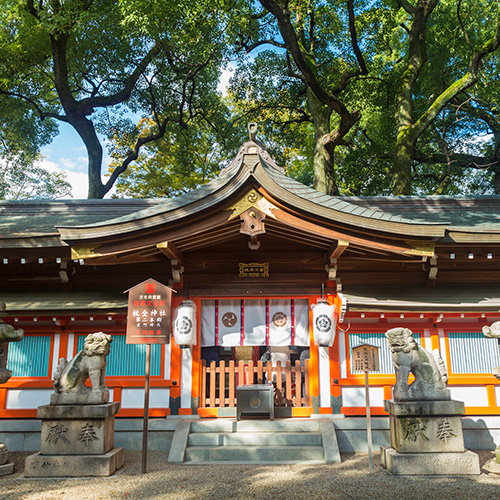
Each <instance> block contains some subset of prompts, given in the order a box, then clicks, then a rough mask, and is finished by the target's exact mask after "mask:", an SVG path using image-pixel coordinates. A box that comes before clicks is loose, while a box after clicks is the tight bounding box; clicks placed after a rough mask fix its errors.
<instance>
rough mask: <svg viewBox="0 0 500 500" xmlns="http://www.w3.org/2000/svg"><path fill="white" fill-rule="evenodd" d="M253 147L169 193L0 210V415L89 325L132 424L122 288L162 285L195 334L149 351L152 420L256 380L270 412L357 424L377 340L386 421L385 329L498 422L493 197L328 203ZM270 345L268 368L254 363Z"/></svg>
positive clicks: (39, 401)
mask: <svg viewBox="0 0 500 500" xmlns="http://www.w3.org/2000/svg"><path fill="white" fill-rule="evenodd" d="M252 139H253V140H250V141H249V142H246V143H245V144H244V145H243V146H242V147H241V149H240V151H239V153H238V154H237V156H236V158H234V160H233V161H232V162H231V163H230V164H229V165H228V166H227V167H225V168H223V169H222V171H221V172H220V175H219V176H218V177H217V178H216V179H214V180H212V181H210V182H209V183H207V184H205V185H203V186H201V187H199V188H197V189H195V190H193V191H191V192H189V193H187V194H183V195H181V196H179V197H177V198H173V199H151V200H150V199H142V200H141V199H107V200H56V201H38V200H29V201H1V202H0V299H1V300H3V301H4V302H5V303H6V306H7V308H6V312H7V317H6V318H5V322H6V323H9V324H11V325H13V326H15V327H16V328H22V329H24V331H25V336H24V338H23V340H22V341H21V342H13V343H10V345H9V351H8V367H9V369H10V370H12V372H13V376H12V378H11V379H10V380H9V381H8V382H7V383H6V384H4V385H2V386H1V387H0V417H1V418H4V419H30V418H35V417H36V409H37V407H38V406H39V405H43V404H48V402H49V397H50V394H51V392H52V374H53V372H54V371H55V369H56V366H57V363H58V360H59V359H60V358H67V359H69V358H71V357H73V356H74V355H75V354H76V353H77V352H78V351H79V350H80V349H81V348H82V345H83V341H84V338H85V336H86V335H87V334H88V333H92V332H98V331H102V332H105V333H107V334H110V335H112V336H113V343H112V345H111V353H110V355H109V356H108V366H107V377H106V380H107V385H108V387H109V388H110V393H111V398H110V400H112V401H117V402H119V403H120V405H121V410H120V412H119V413H118V417H140V416H142V415H143V400H144V383H145V382H144V381H145V377H144V361H145V346H144V345H142V344H127V343H126V342H125V331H126V319H127V307H128V302H127V293H126V291H127V290H129V289H131V288H133V287H134V286H136V285H138V284H141V283H144V282H145V281H146V280H149V279H152V280H156V281H157V282H159V283H162V284H164V285H167V286H169V287H171V288H172V289H173V290H174V293H173V294H172V304H171V317H172V321H173V320H174V319H175V316H176V312H177V311H178V308H179V307H180V306H181V304H184V305H186V304H187V305H189V306H190V307H191V309H192V314H193V318H192V319H193V321H192V324H193V325H194V327H195V330H194V332H193V339H192V342H191V343H189V344H182V345H179V344H178V343H176V341H175V339H174V336H173V334H172V335H171V336H170V341H169V342H168V343H166V344H155V345H152V362H151V397H150V416H151V417H177V418H178V416H179V415H180V416H188V415H189V416H196V417H199V418H202V419H203V418H208V417H210V418H214V417H219V418H224V417H234V416H236V387H238V386H242V385H248V384H256V383H261V384H262V383H263V384H266V383H268V382H270V381H271V379H272V380H273V381H274V383H275V385H276V386H277V389H278V390H279V393H280V395H279V398H277V399H276V400H275V405H276V408H275V414H276V416H278V417H280V416H281V417H311V416H313V415H319V414H322V415H325V414H343V415H345V416H346V417H347V418H348V417H356V416H363V415H365V399H364V373H363V372H360V371H356V369H355V366H354V363H353V359H352V349H353V348H355V347H356V346H358V345H360V344H370V345H372V346H377V347H379V355H380V367H379V371H378V372H372V373H370V375H369V382H370V391H371V406H372V408H371V413H372V415H375V416H382V415H384V416H387V414H386V413H385V411H384V409H383V401H384V399H390V398H391V391H392V387H393V385H394V383H395V375H394V370H393V367H392V362H391V357H390V351H389V349H388V347H387V345H386V339H385V336H384V333H385V332H386V331H387V330H388V329H390V328H394V327H399V326H401V327H406V328H409V329H411V330H412V331H413V334H414V338H415V339H416V341H417V342H419V343H420V344H421V345H422V346H423V347H425V348H427V349H428V350H433V349H439V351H440V353H441V356H442V358H443V360H444V363H445V365H446V367H447V370H448V374H449V383H448V387H449V389H450V391H451V395H452V398H453V399H457V400H461V401H464V402H465V405H466V415H468V416H479V417H481V418H485V417H488V416H493V415H498V414H500V410H499V407H498V402H499V401H500V385H499V384H500V382H499V381H498V380H497V379H496V378H495V377H494V376H493V375H492V369H493V368H494V367H496V366H499V365H500V359H499V353H498V345H497V341H496V340H495V339H490V338H486V337H484V335H483V334H482V327H483V326H485V325H491V324H492V323H493V322H495V321H499V320H500V197H499V196H422V197H417V196H400V197H384V196H376V197H345V196H329V195H326V194H323V193H320V192H318V191H315V190H314V189H312V188H310V187H308V186H305V185H303V184H301V183H299V182H297V181H295V180H293V179H291V178H290V177H288V176H287V175H286V172H285V170H284V169H283V168H281V167H280V166H279V165H277V164H276V163H275V162H274V161H273V159H272V158H270V156H269V154H268V152H267V151H266V149H265V148H264V146H263V145H262V144H261V143H260V142H258V141H257V140H255V138H252ZM124 292H125V293H124ZM154 298H155V295H154V292H153V294H152V295H150V296H148V294H147V292H145V297H144V299H145V300H148V299H150V300H154ZM314 305H316V306H317V307H323V308H325V311H326V312H325V313H322V315H323V316H321V315H316V316H317V317H316V316H315V309H314V307H312V306H314ZM328 311H329V312H328ZM129 312H130V311H129ZM320 316H321V318H320ZM149 320H150V319H147V320H146V321H145V323H144V328H145V334H146V335H147V334H148V333H147V332H148V331H149V326H148V323H147V322H148V321H149ZM316 320H318V322H317V323H316V330H317V331H314V330H315V327H314V323H315V321H316ZM151 321H152V320H151ZM321 321H323V323H322V322H321ZM138 324H139V323H138ZM329 329H330V331H331V332H330V333H332V336H331V338H330V339H327V340H325V341H321V340H319V341H318V338H320V337H315V335H321V333H322V332H323V333H325V332H326V333H328V330H329ZM332 342H333V344H332ZM330 344H332V345H330ZM268 348H269V351H270V356H271V357H272V356H273V354H274V353H278V354H280V355H281V360H280V363H279V364H278V363H274V361H273V362H272V363H267V364H266V363H265V362H263V361H262V360H261V358H262V357H263V356H264V355H265V354H266V351H267V350H268ZM278 357H279V356H278Z"/></svg>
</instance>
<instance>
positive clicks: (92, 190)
mask: <svg viewBox="0 0 500 500" xmlns="http://www.w3.org/2000/svg"><path fill="white" fill-rule="evenodd" d="M69 123H71V125H73V127H74V128H75V130H76V131H77V132H78V135H79V136H80V137H81V138H82V141H83V142H84V144H85V148H86V149H87V156H88V162H89V163H88V178H89V190H88V199H100V198H104V195H105V194H106V193H107V190H106V189H105V187H104V184H103V183H102V179H101V168H102V146H101V143H100V142H99V138H98V137H97V134H96V132H95V128H94V124H93V123H92V122H91V121H90V120H87V118H85V117H84V116H74V117H71V118H70V119H69Z"/></svg>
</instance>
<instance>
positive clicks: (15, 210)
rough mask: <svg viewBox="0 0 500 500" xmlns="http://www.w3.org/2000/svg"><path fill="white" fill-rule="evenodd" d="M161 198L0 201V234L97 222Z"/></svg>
mask: <svg viewBox="0 0 500 500" xmlns="http://www.w3.org/2000/svg"><path fill="white" fill-rule="evenodd" d="M162 203H164V200H159V199H155V200H138V199H130V200H121V199H120V200H116V199H115V200H113V199H112V200H53V201H39V200H23V201H17V200H15V201H6V200H1V201H0V237H2V238H9V237H28V236H37V235H44V234H58V231H57V229H56V226H60V225H64V226H66V225H67V226H71V225H81V224H92V223H98V222H101V221H104V220H108V219H113V218H115V217H121V216H124V215H129V214H132V213H136V212H138V211H142V210H145V209H148V208H151V207H154V206H157V205H161V204H162Z"/></svg>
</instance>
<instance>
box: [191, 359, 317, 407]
mask: <svg viewBox="0 0 500 500" xmlns="http://www.w3.org/2000/svg"><path fill="white" fill-rule="evenodd" d="M201 380H202V386H201V407H202V408H225V407H235V406H236V387H237V386H240V385H252V384H268V383H269V382H270V381H272V383H273V385H274V388H275V398H274V404H275V406H295V407H300V406H310V402H309V360H308V359H307V360H306V361H305V364H304V365H301V364H300V361H298V360H297V361H295V364H294V365H293V366H292V364H291V362H290V361H287V362H286V364H285V366H281V362H280V361H278V362H277V366H272V364H271V362H270V361H268V362H267V363H263V362H262V361H258V362H257V363H254V362H253V361H249V362H248V363H247V364H245V363H244V362H243V361H240V362H239V363H238V364H237V365H236V363H235V362H234V361H229V363H227V364H226V362H225V361H220V362H219V365H218V366H217V364H216V362H215V361H212V362H211V363H210V366H206V362H205V361H202V377H201Z"/></svg>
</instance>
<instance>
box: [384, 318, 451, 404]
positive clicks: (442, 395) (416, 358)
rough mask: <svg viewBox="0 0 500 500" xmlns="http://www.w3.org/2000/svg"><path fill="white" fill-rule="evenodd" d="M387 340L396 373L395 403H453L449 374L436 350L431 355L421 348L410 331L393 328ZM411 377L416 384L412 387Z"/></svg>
mask: <svg viewBox="0 0 500 500" xmlns="http://www.w3.org/2000/svg"><path fill="white" fill-rule="evenodd" d="M385 336H386V338H387V342H388V344H389V349H390V350H391V353H392V362H393V364H394V369H395V371H396V385H395V387H394V401H408V400H417V401H418V400H449V399H451V396H450V391H449V390H448V389H447V387H446V384H447V383H448V374H447V373H446V367H445V365H444V362H443V360H442V358H441V356H440V354H439V351H438V350H437V349H435V350H434V351H433V353H432V354H431V353H430V352H429V351H426V350H425V349H424V348H422V347H420V346H419V345H418V344H417V343H416V342H415V339H414V338H413V333H412V331H411V330H409V329H408V328H393V329H392V330H388V331H387V332H386V333H385ZM410 373H413V375H414V376H415V381H414V382H413V383H412V384H411V385H410V386H409V385H408V376H409V375H410Z"/></svg>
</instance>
